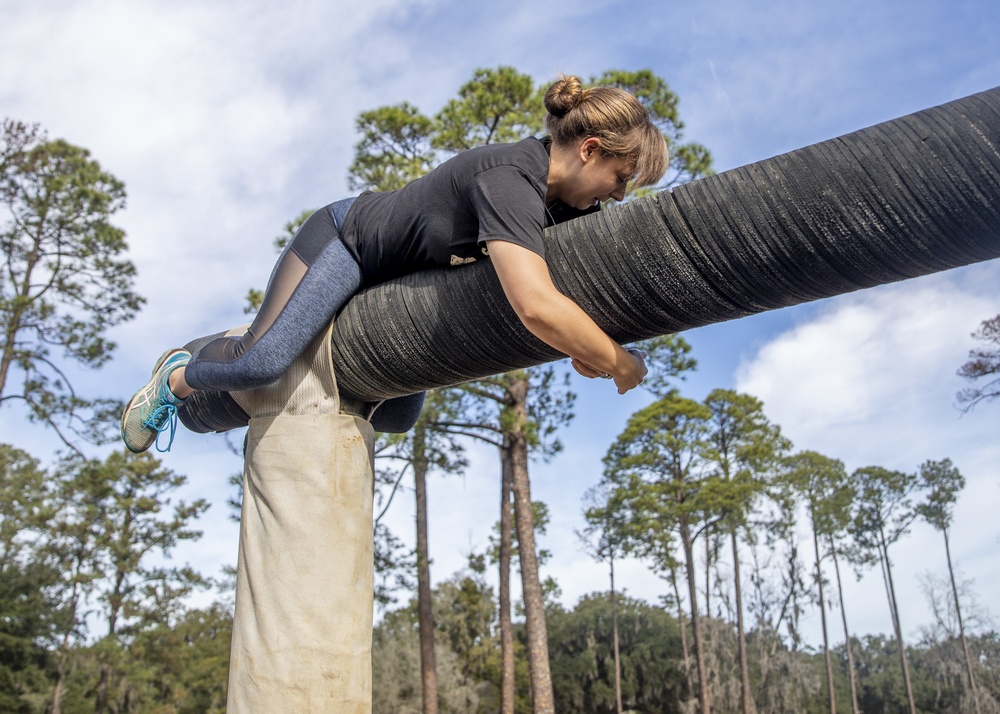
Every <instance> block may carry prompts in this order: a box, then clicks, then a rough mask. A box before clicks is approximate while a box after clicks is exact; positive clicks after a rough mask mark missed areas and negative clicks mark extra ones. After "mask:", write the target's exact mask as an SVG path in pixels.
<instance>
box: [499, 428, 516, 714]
mask: <svg viewBox="0 0 1000 714" xmlns="http://www.w3.org/2000/svg"><path fill="white" fill-rule="evenodd" d="M507 442H508V439H506V438H505V442H504V443H505V447H504V448H503V449H501V454H500V472H501V476H500V714H514V697H515V694H514V691H515V690H514V630H513V626H512V624H511V619H510V557H511V503H510V499H511V487H512V483H513V479H514V476H513V473H512V472H513V467H512V464H511V449H510V446H509V444H507Z"/></svg>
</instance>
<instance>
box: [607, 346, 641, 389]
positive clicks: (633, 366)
mask: <svg viewBox="0 0 1000 714" xmlns="http://www.w3.org/2000/svg"><path fill="white" fill-rule="evenodd" d="M625 354H626V355H628V359H627V360H622V362H624V367H623V369H621V370H620V371H616V372H614V373H613V374H612V375H611V377H613V378H614V380H615V386H616V387H618V393H619V394H625V392H627V391H629V390H630V389H634V388H635V387H638V386H639V385H640V384H642V380H643V379H644V378H645V376H646V373H647V372H648V371H649V370H648V369H647V368H646V357H648V356H649V355H647V354H646V353H645V352H643V351H642V350H636V349H631V350H627V351H626V352H625Z"/></svg>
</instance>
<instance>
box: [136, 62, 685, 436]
mask: <svg viewBox="0 0 1000 714" xmlns="http://www.w3.org/2000/svg"><path fill="white" fill-rule="evenodd" d="M545 108H546V109H547V111H548V116H547V117H546V128H547V129H548V131H549V137H546V138H544V139H536V138H530V139H525V140H523V141H520V142H517V143H515V144H494V145H489V146H482V147H478V148H475V149H469V150H468V151H464V152H462V153H460V154H458V155H457V156H455V157H453V158H451V159H449V160H448V161H446V162H445V163H443V164H441V165H440V166H439V167H437V168H436V169H434V170H433V171H431V172H430V173H429V174H427V175H426V176H424V177H422V178H420V179H417V180H416V181H413V182H411V183H410V184H408V185H406V186H405V187H403V188H401V189H399V190H398V191H392V192H388V193H365V194H362V195H361V196H360V197H358V198H357V199H347V200H345V201H339V202H337V203H333V204H331V205H330V206H327V207H326V208H324V209H321V210H319V211H317V212H316V213H314V214H313V215H312V216H311V217H310V218H309V219H308V220H307V221H306V222H305V224H303V226H302V228H301V229H300V230H299V232H298V233H297V234H296V235H295V237H294V238H293V239H292V241H291V243H289V245H288V246H287V247H286V248H285V251H284V252H283V253H282V255H281V257H280V258H279V260H278V263H277V265H276V266H275V268H274V271H273V273H272V275H271V280H270V282H269V284H268V288H267V291H266V292H265V297H264V301H263V303H262V305H261V309H260V311H259V312H258V314H257V316H256V318H255V319H254V322H253V324H252V325H251V326H250V329H249V330H248V332H247V333H246V334H245V335H243V336H242V337H239V338H236V337H221V338H218V339H215V340H212V341H211V342H209V343H208V344H206V345H204V346H202V347H201V348H199V349H197V350H196V351H195V354H194V355H191V354H190V353H188V352H187V351H186V350H182V349H173V350H168V351H167V352H166V353H164V354H163V355H162V356H161V357H160V359H159V360H158V361H157V363H156V366H155V367H154V368H153V375H152V378H151V379H150V381H149V382H148V383H147V384H146V385H145V386H144V387H143V388H142V389H140V390H139V391H138V392H137V393H136V394H135V396H133V397H132V400H131V401H130V402H129V405H128V406H127V407H126V409H125V412H124V414H123V415H122V439H123V441H124V442H125V445H126V446H127V447H128V448H129V449H130V450H132V451H134V452H136V453H139V452H142V451H145V450H146V449H148V448H149V447H150V446H152V445H153V444H154V443H155V442H156V440H157V437H158V436H159V434H160V432H162V431H166V430H168V429H169V431H170V441H173V432H174V429H175V425H176V414H177V407H178V406H179V405H180V404H182V403H183V402H184V400H185V399H186V398H187V397H188V396H189V395H190V394H191V393H192V392H193V391H194V390H196V389H213V390H218V391H233V390H245V389H253V388H256V387H260V386H263V385H265V384H270V383H271V382H274V381H275V380H277V379H278V377H280V376H281V375H282V374H283V373H284V372H285V370H286V369H287V368H288V367H289V365H290V364H291V363H292V361H293V360H294V359H295V358H296V357H298V355H299V354H301V353H302V351H303V350H304V349H305V348H306V346H308V344H309V343H310V342H311V341H312V340H313V339H314V338H315V336H316V335H317V334H319V332H320V331H321V330H322V329H324V328H325V327H326V325H327V324H328V323H329V321H330V320H331V319H332V318H333V317H334V316H335V315H336V314H337V312H338V311H339V310H340V308H341V307H343V306H344V304H346V303H347V301H348V300H349V299H350V298H351V296H353V295H354V294H355V293H356V292H357V291H358V290H359V289H360V288H361V287H362V286H368V285H373V284H377V283H379V282H383V281H385V280H388V279H390V278H393V277H397V276H399V275H404V274H407V273H411V272H415V271H417V270H422V269H425V268H431V267H440V266H448V265H453V266H457V265H463V264H466V263H469V262H473V261H475V260H477V259H482V258H485V257H486V256H488V257H489V260H490V261H491V262H492V264H493V267H494V269H495V270H496V272H497V276H498V277H499V279H500V283H501V285H502V286H503V290H504V293H505V295H506V296H507V299H508V300H509V301H510V304H511V306H512V307H513V309H514V311H515V312H516V313H517V315H518V317H519V318H520V319H521V321H522V322H523V324H524V326H525V327H526V328H527V329H528V330H529V331H530V332H531V333H532V334H534V335H535V336H536V337H538V338H539V339H541V340H543V341H544V342H546V343H548V344H549V345H550V346H552V347H554V348H555V349H557V350H559V351H561V352H564V353H565V354H567V355H569V356H570V357H571V359H572V364H573V367H574V368H575V369H576V371H577V372H579V373H580V374H582V375H583V376H585V377H590V378H593V377H609V378H611V379H614V382H615V385H616V386H617V388H618V392H619V394H624V393H625V392H627V391H628V390H630V389H632V388H633V387H635V386H636V385H637V384H639V383H640V382H641V381H642V378H643V376H644V375H645V374H646V366H645V363H644V361H643V358H642V355H641V354H639V353H637V352H629V351H627V350H625V349H623V348H622V347H621V346H620V345H618V344H617V343H616V342H614V341H613V340H612V339H611V338H610V337H608V336H607V335H606V334H605V333H604V332H603V331H602V330H601V329H600V328H599V327H598V326H597V324H596V323H594V321H593V320H592V319H591V318H590V317H589V316H588V315H587V314H586V313H585V312H583V310H582V309H581V308H580V307H579V306H578V305H577V304H576V303H574V302H573V301H572V300H570V299H569V298H567V297H566V296H565V295H563V294H562V293H560V292H559V291H558V290H557V289H556V288H555V286H554V285H553V283H552V280H551V277H550V276H549V271H548V267H547V265H546V263H545V250H544V244H543V241H542V233H543V231H544V229H545V228H546V227H547V226H549V225H552V224H554V223H558V222H561V221H564V220H568V219H570V218H574V217H576V216H580V215H584V214H586V213H589V212H591V211H595V210H599V208H600V203H601V202H602V201H607V200H610V199H615V200H616V201H621V200H623V199H624V197H625V191H626V187H627V186H628V185H629V184H630V183H631V184H632V185H633V186H647V185H651V184H654V183H656V182H657V181H659V180H660V178H661V177H662V176H663V174H664V173H665V172H666V168H667V149H666V144H665V143H664V140H663V136H662V135H661V134H660V131H659V130H658V129H657V128H656V126H654V125H653V123H652V122H651V121H650V118H649V114H648V113H647V112H646V110H645V108H644V107H643V106H642V105H641V104H640V103H639V101H638V100H637V99H636V98H635V97H634V96H632V95H631V94H630V93H628V92H626V91H624V90H622V89H618V88H613V87H592V88H590V89H584V88H583V86H582V85H581V83H580V80H579V79H578V78H576V77H563V78H560V79H559V80H557V81H556V82H555V83H553V84H552V86H550V87H549V89H548V91H547V92H546V93H545ZM414 397H415V398H407V397H403V398H401V400H402V405H403V407H404V409H405V407H407V406H409V408H410V411H411V412H413V413H412V417H413V419H415V417H416V414H417V413H419V407H420V404H421V403H422V395H414ZM393 401H398V400H393ZM404 421H405V419H404ZM158 448H159V447H158ZM169 448H170V445H169V443H168V445H167V447H166V449H163V450H169Z"/></svg>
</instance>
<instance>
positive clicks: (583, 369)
mask: <svg viewBox="0 0 1000 714" xmlns="http://www.w3.org/2000/svg"><path fill="white" fill-rule="evenodd" d="M569 363H570V364H571V365H573V369H575V370H576V371H577V372H578V373H579V374H581V375H583V376H584V377H586V378H587V379H595V378H596V377H604V378H605V379H611V375H610V374H608V373H607V372H602V371H601V370H599V369H594V368H593V367H591V366H590V365H589V364H586V363H584V362H581V361H580V360H578V359H576V358H570V361H569Z"/></svg>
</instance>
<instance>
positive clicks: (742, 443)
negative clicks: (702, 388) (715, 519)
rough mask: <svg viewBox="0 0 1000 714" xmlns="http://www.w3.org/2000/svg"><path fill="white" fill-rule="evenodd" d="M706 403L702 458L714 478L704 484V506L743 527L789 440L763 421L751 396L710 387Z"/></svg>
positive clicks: (759, 407)
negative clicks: (706, 429) (708, 416)
mask: <svg viewBox="0 0 1000 714" xmlns="http://www.w3.org/2000/svg"><path fill="white" fill-rule="evenodd" d="M705 406H706V407H708V409H709V411H710V412H711V414H712V417H711V421H710V427H709V434H708V445H707V448H706V451H705V458H706V459H707V461H708V462H709V463H710V464H711V466H712V468H713V469H714V473H715V477H716V478H713V479H711V480H709V481H708V482H706V484H705V489H704V491H703V494H702V495H703V501H704V506H705V508H706V510H707V511H708V512H709V513H711V514H712V515H714V516H720V517H723V518H725V519H726V520H727V522H728V523H729V524H730V526H732V527H742V526H744V525H745V524H746V521H747V518H748V517H749V516H750V514H751V512H752V511H753V508H754V504H755V503H756V502H757V499H758V497H759V496H760V495H761V494H762V493H763V492H764V491H765V490H766V489H767V488H768V487H769V486H770V484H771V482H772V481H773V477H774V475H775V474H776V472H777V470H778V466H779V464H780V461H781V458H782V456H783V455H784V454H785V452H786V451H787V450H788V449H789V448H790V447H791V443H790V442H789V441H788V440H787V439H785V438H784V437H783V436H782V435H781V429H780V428H779V427H778V426H777V425H775V424H772V423H771V422H770V421H768V419H767V417H766V416H765V414H764V405H763V403H762V402H761V401H760V400H759V399H757V398H756V397H753V396H750V395H749V394H739V393H737V392H735V391H733V390H731V389H715V390H713V391H712V392H711V393H710V394H709V395H708V396H707V397H706V398H705Z"/></svg>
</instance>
